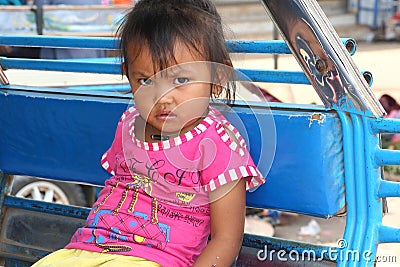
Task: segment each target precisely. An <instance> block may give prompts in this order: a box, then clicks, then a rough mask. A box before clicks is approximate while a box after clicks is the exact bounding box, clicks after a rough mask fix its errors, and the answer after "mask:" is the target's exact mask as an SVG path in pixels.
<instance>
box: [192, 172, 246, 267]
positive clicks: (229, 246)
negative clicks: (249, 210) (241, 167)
mask: <svg viewBox="0 0 400 267" xmlns="http://www.w3.org/2000/svg"><path fill="white" fill-rule="evenodd" d="M209 197H210V200H211V203H210V217H211V240H210V242H209V243H208V244H207V246H206V248H205V249H204V251H203V252H202V253H201V254H200V256H199V258H198V259H197V260H196V262H195V264H194V265H193V266H194V267H200V266H201V267H209V266H210V267H211V266H216V267H225V266H226V267H229V266H231V265H232V263H233V262H234V261H235V259H236V257H237V255H238V253H239V250H240V247H241V245H242V239H243V231H244V218H245V212H246V209H245V208H246V179H245V178H243V179H240V180H239V181H238V182H230V183H228V184H226V185H224V186H221V187H220V188H218V189H216V190H215V191H213V192H211V193H210V194H209Z"/></svg>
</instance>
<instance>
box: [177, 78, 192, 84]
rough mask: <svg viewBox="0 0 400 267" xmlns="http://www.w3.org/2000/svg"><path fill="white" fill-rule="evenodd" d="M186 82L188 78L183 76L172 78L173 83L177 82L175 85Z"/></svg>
mask: <svg viewBox="0 0 400 267" xmlns="http://www.w3.org/2000/svg"><path fill="white" fill-rule="evenodd" d="M187 82H189V79H188V78H183V77H179V78H175V80H174V84H177V85H181V84H185V83H187Z"/></svg>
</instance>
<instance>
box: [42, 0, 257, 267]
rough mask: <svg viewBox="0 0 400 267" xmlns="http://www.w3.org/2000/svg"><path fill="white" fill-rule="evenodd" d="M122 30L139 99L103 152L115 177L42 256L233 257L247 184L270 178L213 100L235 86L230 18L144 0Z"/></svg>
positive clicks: (123, 259) (99, 261) (81, 260)
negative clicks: (80, 221)
mask: <svg viewBox="0 0 400 267" xmlns="http://www.w3.org/2000/svg"><path fill="white" fill-rule="evenodd" d="M118 34H119V36H120V37H121V43H120V48H121V53H122V55H121V56H122V58H123V62H124V63H123V64H122V69H123V72H124V74H125V75H126V76H127V78H128V80H129V83H130V86H131V88H132V93H133V96H134V100H135V106H132V107H130V108H128V110H127V111H126V112H125V113H124V114H123V115H122V117H121V119H120V120H119V122H118V126H117V130H116V134H115V139H114V141H113V143H112V145H111V147H110V148H109V149H108V151H107V152H106V153H105V154H104V155H103V157H102V160H101V164H102V166H103V167H104V168H105V169H106V170H107V171H108V172H110V174H112V177H111V178H110V179H109V180H107V181H106V183H105V187H104V189H103V190H102V191H101V193H100V194H99V198H98V200H97V201H96V203H95V204H94V206H93V208H92V210H91V212H90V214H89V216H88V218H87V221H86V224H85V225H84V226H83V227H82V228H79V229H78V230H77V231H76V233H75V234H74V236H73V237H72V239H71V241H70V243H69V244H68V245H67V246H66V247H65V248H64V249H61V250H58V251H56V252H54V253H52V254H50V255H48V256H47V257H45V258H43V259H42V260H40V261H39V262H37V263H36V264H35V265H34V266H35V267H38V266H62V267H65V266H71V267H72V266H74V267H75V266H85V267H86V266H128V265H129V266H168V267H170V266H171V267H179V266H185V267H186V266H200V267H209V266H218V267H221V266H231V264H232V263H233V262H234V260H235V257H236V256H237V254H238V252H239V249H240V247H241V241H242V236H243V229H244V216H245V192H246V189H250V188H253V187H256V186H258V185H260V184H262V183H264V178H263V177H262V175H261V174H260V172H259V171H258V169H257V167H256V166H255V165H254V163H253V161H252V159H251V157H250V155H249V152H248V151H247V149H246V144H245V142H244V140H243V139H242V137H241V136H240V134H239V133H238V131H237V130H236V129H235V128H234V127H233V126H232V125H231V124H230V123H229V122H228V121H227V120H226V119H225V118H224V117H223V116H222V115H221V113H219V112H218V111H217V110H216V109H214V108H212V107H210V106H209V102H210V99H211V98H213V97H214V96H215V97H218V96H220V94H221V93H222V92H223V91H225V96H224V97H223V98H224V99H226V100H227V102H228V103H229V102H230V101H231V99H234V93H235V90H234V88H235V87H234V84H233V83H232V82H229V80H230V78H231V76H233V71H232V63H231V60H230V58H229V54H228V51H227V48H226V45H225V40H224V38H223V29H222V24H221V18H220V16H219V15H218V13H217V11H216V9H215V6H214V5H213V4H212V2H211V1H210V0H141V1H139V2H138V3H137V4H136V5H135V7H134V8H133V9H132V10H131V11H130V12H129V13H128V14H127V15H126V17H125V20H124V21H123V23H122V25H121V26H120V28H119V30H118ZM209 237H210V238H209Z"/></svg>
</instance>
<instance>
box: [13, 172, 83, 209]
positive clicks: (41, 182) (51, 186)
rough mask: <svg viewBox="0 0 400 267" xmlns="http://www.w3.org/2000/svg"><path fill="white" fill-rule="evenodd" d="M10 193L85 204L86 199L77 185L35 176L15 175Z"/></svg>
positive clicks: (59, 201) (73, 203) (64, 202)
mask: <svg viewBox="0 0 400 267" xmlns="http://www.w3.org/2000/svg"><path fill="white" fill-rule="evenodd" d="M11 194H12V195H14V196H16V197H22V198H30V199H34V200H40V201H46V202H53V203H60V204H69V205H75V206H85V205H86V200H85V195H84V194H83V191H82V188H81V187H80V186H79V185H76V184H71V183H67V182H54V181H50V180H46V179H40V178H37V177H29V176H20V175H15V176H14V181H13V185H12V190H11Z"/></svg>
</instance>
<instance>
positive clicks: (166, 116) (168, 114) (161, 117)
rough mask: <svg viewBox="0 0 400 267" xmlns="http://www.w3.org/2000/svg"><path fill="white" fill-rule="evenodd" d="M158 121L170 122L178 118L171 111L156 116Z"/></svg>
mask: <svg viewBox="0 0 400 267" xmlns="http://www.w3.org/2000/svg"><path fill="white" fill-rule="evenodd" d="M156 117H157V119H159V120H162V121H166V120H170V119H175V118H176V117H177V116H176V115H175V114H174V113H172V112H171V111H161V112H160V113H158V114H157V115H156Z"/></svg>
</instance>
